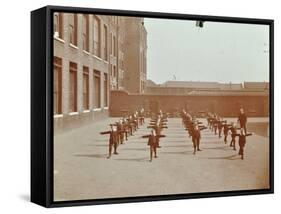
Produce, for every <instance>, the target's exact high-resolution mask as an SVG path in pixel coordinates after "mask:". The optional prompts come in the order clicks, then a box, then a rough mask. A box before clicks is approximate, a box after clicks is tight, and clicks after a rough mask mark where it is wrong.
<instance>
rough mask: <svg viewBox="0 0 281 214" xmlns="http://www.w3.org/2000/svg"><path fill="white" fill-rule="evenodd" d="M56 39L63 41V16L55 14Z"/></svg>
mask: <svg viewBox="0 0 281 214" xmlns="http://www.w3.org/2000/svg"><path fill="white" fill-rule="evenodd" d="M54 37H57V38H60V39H63V15H62V13H54Z"/></svg>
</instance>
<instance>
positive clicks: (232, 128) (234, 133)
mask: <svg viewBox="0 0 281 214" xmlns="http://www.w3.org/2000/svg"><path fill="white" fill-rule="evenodd" d="M230 131H231V141H230V145H229V146H230V147H233V150H236V147H235V143H236V140H235V138H236V134H237V128H236V125H235V124H234V123H232V125H231V128H230Z"/></svg>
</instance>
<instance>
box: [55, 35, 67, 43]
mask: <svg viewBox="0 0 281 214" xmlns="http://www.w3.org/2000/svg"><path fill="white" fill-rule="evenodd" d="M54 39H55V40H57V41H59V42H61V43H65V41H64V40H63V39H61V38H59V37H55V36H54Z"/></svg>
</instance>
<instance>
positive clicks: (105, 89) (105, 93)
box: [103, 73, 108, 106]
mask: <svg viewBox="0 0 281 214" xmlns="http://www.w3.org/2000/svg"><path fill="white" fill-rule="evenodd" d="M107 85H108V79H107V74H106V73H105V74H104V84H103V86H104V90H103V93H104V96H103V97H104V106H108V103H107V99H108V98H107V97H108V96H107V93H108V86H107Z"/></svg>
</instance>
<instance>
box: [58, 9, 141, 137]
mask: <svg viewBox="0 0 281 214" xmlns="http://www.w3.org/2000/svg"><path fill="white" fill-rule="evenodd" d="M53 24H54V35H53V43H54V57H53V71H54V73H53V103H54V105H53V108H54V133H55V134H56V133H58V132H61V131H64V130H67V129H71V128H75V127H79V126H81V125H82V124H85V123H87V122H91V121H93V120H99V119H103V118H105V117H107V116H108V108H109V102H110V98H109V93H110V90H119V89H122V90H127V91H129V92H134V93H136V92H137V93H142V92H144V86H143V84H144V83H143V82H145V81H146V60H144V59H143V57H146V31H145V27H144V23H143V18H134V17H120V16H104V15H96V14H75V13H54V23H53ZM132 32H134V35H133V36H132ZM131 44H134V45H131ZM135 58H138V60H137V62H138V63H131V62H132V61H134V62H136V60H135ZM131 73H132V74H133V75H132V74H131ZM144 74H145V75H144ZM131 76H134V77H135V76H136V78H135V79H133V78H131ZM136 79H138V80H139V81H138V82H136ZM128 81H134V84H133V86H131V85H127V84H126V82H128ZM142 87H143V88H142ZM141 89H142V90H141Z"/></svg>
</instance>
